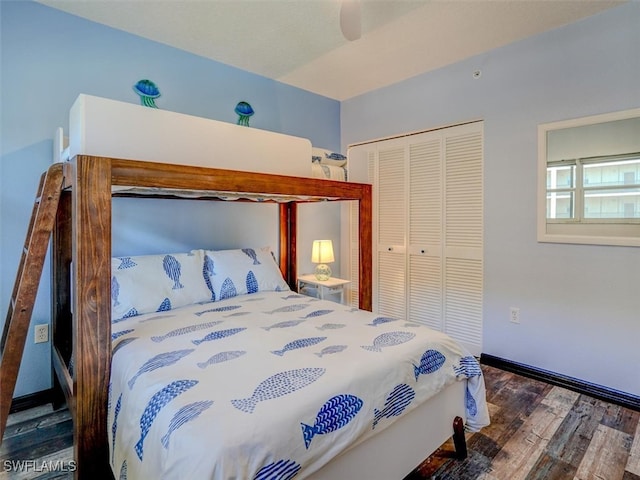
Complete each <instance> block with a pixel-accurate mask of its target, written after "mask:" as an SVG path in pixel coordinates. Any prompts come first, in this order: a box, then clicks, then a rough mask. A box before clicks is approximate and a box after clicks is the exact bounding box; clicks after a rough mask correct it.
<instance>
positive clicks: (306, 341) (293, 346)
mask: <svg viewBox="0 0 640 480" xmlns="http://www.w3.org/2000/svg"><path fill="white" fill-rule="evenodd" d="M326 339H327V337H311V338H301V339H299V340H294V341H293V342H289V343H287V344H286V345H285V346H284V347H283V348H282V350H272V351H271V353H273V354H274V355H279V356H281V357H282V356H283V355H284V354H285V353H287V352H289V351H291V350H297V349H298V348H305V347H310V346H311V345H316V344H318V343H320V342H323V341H325V340H326Z"/></svg>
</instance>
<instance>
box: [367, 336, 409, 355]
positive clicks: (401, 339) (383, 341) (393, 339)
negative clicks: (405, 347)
mask: <svg viewBox="0 0 640 480" xmlns="http://www.w3.org/2000/svg"><path fill="white" fill-rule="evenodd" d="M415 336H416V334H415V333H410V332H387V333H383V334H382V335H378V336H377V337H376V338H374V339H373V345H362V348H364V349H365V350H369V351H370V352H381V351H382V349H383V348H385V347H394V346H396V345H400V344H402V343H406V342H408V341H409V340H411V339H412V338H413V337H415Z"/></svg>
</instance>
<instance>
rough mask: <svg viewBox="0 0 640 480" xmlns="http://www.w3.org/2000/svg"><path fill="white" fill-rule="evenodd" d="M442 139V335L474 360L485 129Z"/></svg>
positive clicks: (478, 339)
mask: <svg viewBox="0 0 640 480" xmlns="http://www.w3.org/2000/svg"><path fill="white" fill-rule="evenodd" d="M448 130H449V131H448V132H447V135H446V137H445V139H444V169H445V170H444V218H445V222H444V257H445V258H444V272H443V277H444V312H443V313H444V325H445V329H444V331H445V332H446V333H448V334H449V335H451V336H452V337H453V338H454V339H456V340H458V341H459V342H460V343H462V344H463V345H464V346H466V347H467V349H469V350H470V352H471V353H472V354H474V355H479V354H480V353H481V348H482V288H483V286H482V285H483V281H482V279H483V263H482V259H483V182H482V164H483V162H482V158H483V155H482V151H483V140H482V124H472V125H465V126H461V127H456V128H455V129H454V128H452V129H448Z"/></svg>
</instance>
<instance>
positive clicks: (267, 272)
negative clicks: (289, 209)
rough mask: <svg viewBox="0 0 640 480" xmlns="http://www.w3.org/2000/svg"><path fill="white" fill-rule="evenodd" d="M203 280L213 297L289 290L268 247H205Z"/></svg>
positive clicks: (216, 299) (218, 298) (215, 298)
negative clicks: (227, 248) (208, 248)
mask: <svg viewBox="0 0 640 480" xmlns="http://www.w3.org/2000/svg"><path fill="white" fill-rule="evenodd" d="M204 272H205V275H204V276H205V281H206V282H207V286H208V288H209V289H210V290H211V297H212V298H211V299H212V300H214V301H219V300H224V299H225V298H231V297H235V296H236V295H246V294H248V293H256V292H266V291H288V290H289V286H288V285H287V282H285V281H284V279H283V278H282V273H281V272H280V268H279V267H278V264H277V263H276V261H275V259H274V257H273V254H272V253H271V248H269V247H264V248H256V249H253V248H242V249H237V250H215V251H214V250H205V251H204Z"/></svg>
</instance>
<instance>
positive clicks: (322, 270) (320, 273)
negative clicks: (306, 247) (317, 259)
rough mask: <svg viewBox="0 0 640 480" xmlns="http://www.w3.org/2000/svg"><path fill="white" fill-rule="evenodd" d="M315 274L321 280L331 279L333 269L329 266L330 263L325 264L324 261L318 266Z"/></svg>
mask: <svg viewBox="0 0 640 480" xmlns="http://www.w3.org/2000/svg"><path fill="white" fill-rule="evenodd" d="M315 275H316V278H317V279H318V280H320V281H321V282H324V281H327V280H329V279H330V278H331V269H330V268H329V265H325V264H324V263H321V264H319V265H318V266H317V267H316V271H315Z"/></svg>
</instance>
